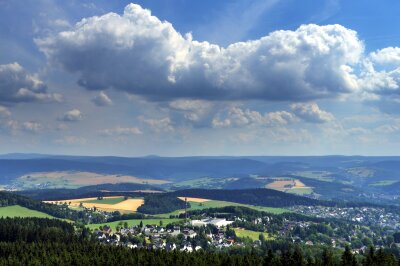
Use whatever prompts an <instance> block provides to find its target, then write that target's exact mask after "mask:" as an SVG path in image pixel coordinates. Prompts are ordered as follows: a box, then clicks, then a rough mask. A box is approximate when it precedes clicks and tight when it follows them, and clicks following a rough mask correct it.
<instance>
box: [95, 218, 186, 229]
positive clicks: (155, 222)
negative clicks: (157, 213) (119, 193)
mask: <svg viewBox="0 0 400 266" xmlns="http://www.w3.org/2000/svg"><path fill="white" fill-rule="evenodd" d="M140 221H143V225H160V221H162V223H163V226H166V225H167V224H170V223H174V222H179V221H182V219H135V220H122V221H115V222H111V223H101V224H89V225H88V227H89V228H90V229H92V230H94V229H98V228H99V226H104V225H108V226H110V227H111V228H112V230H113V231H115V230H116V228H117V226H118V225H119V226H122V225H123V224H124V223H125V222H127V223H128V226H134V225H139V224H140Z"/></svg>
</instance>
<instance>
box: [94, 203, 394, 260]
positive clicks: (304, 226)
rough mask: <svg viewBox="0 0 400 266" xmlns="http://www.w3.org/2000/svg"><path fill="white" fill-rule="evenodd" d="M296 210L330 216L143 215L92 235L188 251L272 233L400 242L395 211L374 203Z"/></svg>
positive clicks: (257, 240)
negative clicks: (154, 220) (151, 219)
mask: <svg viewBox="0 0 400 266" xmlns="http://www.w3.org/2000/svg"><path fill="white" fill-rule="evenodd" d="M296 212H298V213H301V214H306V215H308V216H318V217H320V218H327V219H332V220H329V221H330V222H327V223H318V222H313V221H306V220H302V219H298V218H292V219H287V218H283V219H281V220H277V219H276V217H275V218H274V217H273V216H263V217H252V218H251V219H249V218H248V217H247V219H246V218H245V217H240V216H235V217H234V218H233V219H231V220H229V219H226V218H214V217H204V216H203V218H202V219H186V222H183V221H181V222H177V223H171V224H167V225H165V226H164V225H163V224H162V222H160V224H158V225H154V224H153V225H150V224H146V220H145V219H144V220H143V221H141V222H140V224H139V225H134V226H128V224H127V223H126V222H125V223H122V222H121V223H120V225H119V226H117V227H116V228H115V230H113V229H112V228H111V227H110V226H107V225H105V226H102V227H100V228H99V229H96V230H94V232H93V236H94V237H95V238H96V239H97V240H98V241H100V242H101V243H104V244H107V245H117V246H126V247H129V248H137V249H141V248H146V249H162V250H167V251H173V250H179V251H186V252H193V251H199V250H222V249H228V248H234V247H238V248H240V247H251V248H258V247H260V248H261V247H262V246H263V244H264V243H265V241H267V240H272V239H284V240H288V241H290V242H292V243H299V244H303V245H308V246H313V245H322V246H330V247H333V248H338V249H344V248H345V246H346V245H349V246H350V247H351V249H352V252H353V253H360V252H364V251H365V250H366V249H367V248H368V246H369V245H374V246H375V247H392V246H400V243H397V242H399V241H395V239H393V237H392V235H393V233H394V232H395V231H396V230H398V229H399V228H400V227H399V221H400V220H399V216H398V215H397V214H393V213H389V212H385V211H383V210H381V209H377V208H360V209H354V208H328V207H315V206H314V207H307V206H301V207H296ZM374 217H375V218H374ZM334 219H338V220H339V219H341V222H335V220H334ZM343 219H348V220H349V221H350V223H348V224H345V222H344V220H343ZM374 219H375V220H374ZM374 223H375V224H374ZM371 226H376V227H379V228H381V230H380V233H379V234H378V233H376V232H377V231H376V230H374V231H372V230H371ZM255 228H256V229H255ZM246 229H247V230H246ZM241 230H245V231H247V232H253V233H254V234H253V238H251V237H248V236H243V235H240V236H239V234H238V232H240V231H241ZM252 230H255V231H252Z"/></svg>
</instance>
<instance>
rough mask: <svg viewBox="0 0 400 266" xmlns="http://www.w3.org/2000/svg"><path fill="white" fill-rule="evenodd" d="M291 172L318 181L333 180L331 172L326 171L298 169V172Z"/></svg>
mask: <svg viewBox="0 0 400 266" xmlns="http://www.w3.org/2000/svg"><path fill="white" fill-rule="evenodd" d="M293 174H294V175H298V176H302V177H306V178H311V179H316V180H320V181H326V182H332V181H334V178H333V177H332V176H331V173H330V172H327V171H300V172H294V173H293Z"/></svg>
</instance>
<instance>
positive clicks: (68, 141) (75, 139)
mask: <svg viewBox="0 0 400 266" xmlns="http://www.w3.org/2000/svg"><path fill="white" fill-rule="evenodd" d="M54 143H56V144H61V145H85V144H86V143H87V139H85V138H84V137H79V136H64V137H63V138H60V139H56V140H55V141H54Z"/></svg>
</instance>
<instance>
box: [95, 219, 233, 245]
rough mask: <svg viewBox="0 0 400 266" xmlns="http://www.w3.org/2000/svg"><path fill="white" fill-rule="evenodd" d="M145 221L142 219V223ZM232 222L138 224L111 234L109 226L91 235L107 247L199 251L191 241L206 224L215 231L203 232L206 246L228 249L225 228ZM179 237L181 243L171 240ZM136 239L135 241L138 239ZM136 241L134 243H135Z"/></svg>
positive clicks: (199, 221)
mask: <svg viewBox="0 0 400 266" xmlns="http://www.w3.org/2000/svg"><path fill="white" fill-rule="evenodd" d="M144 221H145V220H144ZM232 223H233V221H227V220H226V219H217V218H205V219H202V220H191V221H190V223H188V225H187V226H183V227H181V226H173V227H169V228H167V227H163V226H155V225H145V226H143V227H141V226H139V225H137V226H133V227H125V228H121V229H119V230H118V231H115V232H114V231H113V230H112V228H111V227H109V226H103V227H100V228H99V229H97V230H95V231H94V236H95V237H96V238H97V239H98V240H99V241H100V242H102V243H105V244H110V245H124V246H127V247H129V248H147V249H165V250H167V251H172V250H180V251H186V252H192V251H198V250H200V249H202V247H201V246H200V245H194V244H193V241H191V240H193V239H194V238H195V237H196V236H197V235H198V232H196V231H197V229H198V228H199V227H204V226H207V225H213V226H215V227H216V228H217V230H216V231H215V232H211V231H208V232H207V233H206V237H207V244H208V245H210V246H214V247H216V248H227V247H231V246H232V245H239V246H240V245H241V244H240V243H235V240H234V238H233V237H227V236H226V235H225V227H226V226H227V225H230V224H232ZM134 237H140V238H141V239H143V241H141V242H139V241H130V239H132V238H134ZM179 237H180V239H181V241H174V240H176V239H178V238H179ZM137 239H138V238H136V240H137ZM134 242H135V243H134Z"/></svg>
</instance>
